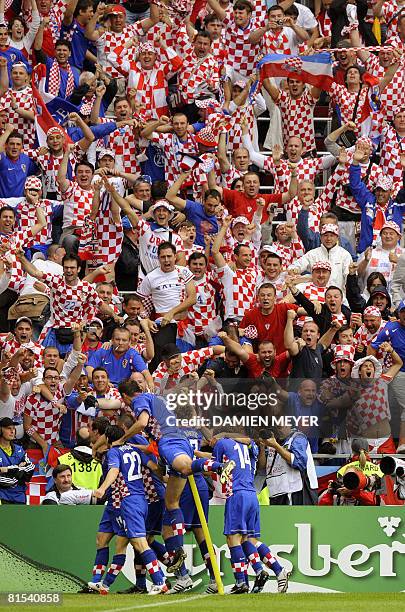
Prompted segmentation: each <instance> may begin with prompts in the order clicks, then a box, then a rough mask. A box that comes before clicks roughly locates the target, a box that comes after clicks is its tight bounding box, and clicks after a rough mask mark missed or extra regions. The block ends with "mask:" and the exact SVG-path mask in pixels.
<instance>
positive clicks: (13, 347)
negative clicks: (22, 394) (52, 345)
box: [0, 334, 44, 368]
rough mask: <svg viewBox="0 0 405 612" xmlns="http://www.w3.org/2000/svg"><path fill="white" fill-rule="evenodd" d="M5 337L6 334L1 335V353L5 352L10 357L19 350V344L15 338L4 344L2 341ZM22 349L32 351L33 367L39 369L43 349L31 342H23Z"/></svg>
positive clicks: (36, 343)
mask: <svg viewBox="0 0 405 612" xmlns="http://www.w3.org/2000/svg"><path fill="white" fill-rule="evenodd" d="M7 336H8V334H1V337H0V347H1V350H2V351H6V353H9V355H10V357H12V356H13V355H14V354H15V353H16V352H17V351H18V350H19V349H20V348H21V344H20V343H19V342H18V340H17V338H12V339H11V340H8V341H7V342H5V341H4V340H5V338H6V337H7ZM24 347H25V348H29V349H31V350H32V352H33V353H34V355H35V367H36V368H38V367H40V366H41V364H42V353H43V351H44V347H43V346H42V345H41V344H38V342H34V341H33V340H31V341H30V342H25V343H24Z"/></svg>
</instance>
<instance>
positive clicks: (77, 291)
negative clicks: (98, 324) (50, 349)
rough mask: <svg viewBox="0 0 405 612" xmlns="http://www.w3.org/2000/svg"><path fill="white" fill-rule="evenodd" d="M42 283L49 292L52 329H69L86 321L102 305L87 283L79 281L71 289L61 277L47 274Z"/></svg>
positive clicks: (94, 291) (92, 288)
mask: <svg viewBox="0 0 405 612" xmlns="http://www.w3.org/2000/svg"><path fill="white" fill-rule="evenodd" d="M42 282H43V283H45V285H47V286H48V287H49V289H50V290H51V297H50V301H51V307H52V314H51V319H52V325H53V327H71V326H72V323H79V322H81V321H88V320H89V319H90V318H91V317H93V316H94V315H95V313H96V312H97V310H98V309H99V308H100V306H101V305H102V303H103V301H102V299H101V298H100V297H99V296H98V294H97V292H96V290H95V288H94V286H93V285H90V283H88V282H87V281H84V280H79V281H78V282H77V285H75V286H74V287H72V286H70V285H68V284H67V283H66V281H65V279H64V277H63V276H57V275H56V274H47V276H46V278H44V279H43V280H42ZM44 329H45V328H44ZM40 340H42V334H41V338H40Z"/></svg>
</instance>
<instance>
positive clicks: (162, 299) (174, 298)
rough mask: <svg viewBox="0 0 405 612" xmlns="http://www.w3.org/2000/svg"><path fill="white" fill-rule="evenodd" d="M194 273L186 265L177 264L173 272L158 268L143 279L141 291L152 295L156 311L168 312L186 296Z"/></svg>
mask: <svg viewBox="0 0 405 612" xmlns="http://www.w3.org/2000/svg"><path fill="white" fill-rule="evenodd" d="M193 278H194V274H193V273H192V272H190V270H189V269H188V268H186V267H184V266H175V268H174V270H173V272H162V269H161V268H160V267H159V268H156V269H155V270H153V271H152V272H150V273H149V274H148V275H147V276H146V277H145V278H144V279H143V281H142V283H141V286H140V289H139V293H140V294H141V295H143V296H145V297H147V296H151V297H152V302H153V306H154V308H155V311H156V313H162V312H168V311H169V310H171V309H172V308H175V307H176V306H178V305H179V304H180V303H181V302H182V301H183V300H184V299H185V297H186V291H185V289H186V286H187V285H188V284H189V283H190V282H191V281H192V280H193Z"/></svg>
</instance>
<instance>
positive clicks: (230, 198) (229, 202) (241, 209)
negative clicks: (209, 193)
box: [222, 189, 282, 223]
mask: <svg viewBox="0 0 405 612" xmlns="http://www.w3.org/2000/svg"><path fill="white" fill-rule="evenodd" d="M222 192H223V200H224V204H225V206H226V208H227V209H228V210H229V212H230V214H231V215H232V217H239V216H243V217H246V218H247V219H249V221H251V220H252V218H253V215H254V214H255V212H256V209H257V205H256V200H257V198H263V199H264V200H265V202H266V206H265V207H264V210H263V216H262V223H264V222H265V221H267V219H268V216H269V215H268V212H267V208H268V206H269V204H277V205H279V206H281V205H282V195H281V193H272V194H268V193H258V194H257V195H256V196H255V197H254V198H249V197H248V196H247V195H246V194H245V193H243V192H240V191H236V190H234V189H223V190H222Z"/></svg>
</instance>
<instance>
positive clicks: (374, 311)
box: [363, 306, 381, 317]
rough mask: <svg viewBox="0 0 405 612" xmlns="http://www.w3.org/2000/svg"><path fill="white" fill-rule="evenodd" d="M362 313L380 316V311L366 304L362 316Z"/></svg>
mask: <svg viewBox="0 0 405 612" xmlns="http://www.w3.org/2000/svg"><path fill="white" fill-rule="evenodd" d="M364 315H365V316H370V317H381V312H380V311H379V310H378V308H377V307H376V306H367V308H366V309H365V310H364V312H363V316H364Z"/></svg>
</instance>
